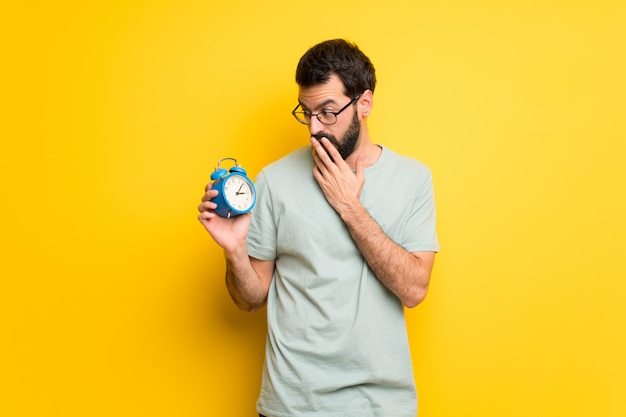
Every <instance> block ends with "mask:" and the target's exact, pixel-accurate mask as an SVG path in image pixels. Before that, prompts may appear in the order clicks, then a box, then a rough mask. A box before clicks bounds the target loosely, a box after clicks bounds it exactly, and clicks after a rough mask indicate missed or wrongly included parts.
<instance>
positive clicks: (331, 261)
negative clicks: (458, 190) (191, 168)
mask: <svg viewBox="0 0 626 417" xmlns="http://www.w3.org/2000/svg"><path fill="white" fill-rule="evenodd" d="M296 82H297V83H298V86H299V95H298V106H297V107H296V108H295V109H294V111H293V112H292V113H293V115H294V116H295V118H296V119H297V120H298V121H299V122H300V123H302V124H304V125H306V126H307V127H308V129H309V134H310V142H311V144H310V146H305V147H303V148H301V149H299V150H296V151H295V152H293V153H291V154H289V155H287V156H285V157H283V158H281V159H280V160H278V161H276V162H274V163H272V164H270V165H269V166H267V167H265V168H264V169H263V170H262V171H261V173H260V174H259V175H258V177H257V179H256V187H257V203H256V206H255V209H254V211H253V212H252V213H251V214H246V215H242V216H238V217H235V218H231V219H225V218H221V217H218V216H217V215H216V214H215V212H214V211H213V210H214V209H215V204H213V203H212V202H211V201H210V200H211V199H212V198H214V197H215V195H217V191H216V190H212V189H211V185H210V184H209V185H208V186H207V187H206V193H205V194H204V196H203V198H202V204H201V205H200V206H199V211H200V214H199V216H198V217H199V220H200V221H201V222H202V224H203V225H204V227H205V228H206V229H207V230H208V232H209V233H210V234H211V236H212V237H213V239H214V240H215V241H216V242H217V243H218V244H219V245H220V246H221V247H222V248H223V249H224V256H225V259H226V284H227V287H228V290H229V292H230V294H231V297H232V298H233V300H234V302H235V303H236V304H237V306H239V307H240V308H241V309H243V310H246V311H249V312H253V311H256V310H258V309H259V308H261V307H262V306H264V305H267V321H268V335H267V344H266V356H265V365H264V367H263V382H262V387H261V394H260V397H259V401H258V404H257V408H258V412H259V413H260V414H259V415H262V416H267V417H292V416H293V417H295V416H298V417H312V416H315V417H357V416H358V417H368V416H372V417H373V416H377V417H382V416H385V417H414V416H415V415H416V413H417V398H416V393H415V384H414V380H413V371H412V367H411V358H410V351H409V347H408V338H407V332H406V326H405V322H404V307H403V306H406V307H415V306H416V305H418V304H419V303H420V302H421V301H422V300H423V299H424V297H425V296H426V292H427V289H428V283H429V279H430V274H431V269H432V266H433V262H434V258H435V252H437V251H438V250H439V243H438V240H437V234H436V231H435V204H434V198H433V188H432V179H431V174H430V171H429V170H428V168H427V167H426V166H424V165H423V164H421V163H420V162H418V161H416V160H414V159H411V158H408V157H404V156H400V155H398V154H396V153H394V152H393V151H391V150H390V149H388V148H385V147H382V146H380V145H377V144H375V143H374V142H372V140H371V138H370V136H369V131H368V127H367V118H368V116H369V114H370V112H371V110H372V105H373V93H374V88H375V84H376V77H375V71H374V67H373V65H372V63H371V62H370V60H369V58H367V56H365V55H364V54H363V53H362V52H361V51H360V50H359V48H358V47H357V46H356V45H354V44H351V43H349V42H346V41H344V40H330V41H326V42H322V43H320V44H318V45H316V46H314V47H312V48H311V49H309V50H308V51H307V52H306V53H305V55H304V56H303V57H302V58H301V59H300V62H299V64H298V67H297V70H296Z"/></svg>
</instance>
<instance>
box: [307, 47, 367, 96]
mask: <svg viewBox="0 0 626 417" xmlns="http://www.w3.org/2000/svg"><path fill="white" fill-rule="evenodd" d="M332 74H337V76H338V77H339V79H341V81H342V82H343V85H344V87H345V91H344V93H345V94H346V95H347V96H348V97H356V96H358V95H359V94H361V93H363V91H365V90H371V91H372V93H373V92H374V88H375V87H376V73H375V70H374V65H372V62H371V61H370V59H369V58H368V57H367V56H365V54H364V53H363V52H361V50H360V49H359V48H358V46H356V44H354V43H350V42H348V41H345V40H343V39H333V40H329V41H325V42H322V43H319V44H317V45H315V46H313V47H312V48H310V49H309V50H308V51H307V52H306V53H305V54H304V55H303V56H302V58H300V62H298V67H297V68H296V82H297V83H298V85H299V86H300V87H304V88H306V87H313V86H315V85H318V84H323V83H325V82H327V81H328V79H329V78H330V76H331V75H332Z"/></svg>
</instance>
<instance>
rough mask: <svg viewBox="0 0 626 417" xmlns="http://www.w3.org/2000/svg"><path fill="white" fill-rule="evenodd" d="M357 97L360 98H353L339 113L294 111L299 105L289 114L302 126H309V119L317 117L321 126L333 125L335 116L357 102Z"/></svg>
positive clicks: (335, 119) (335, 120)
mask: <svg viewBox="0 0 626 417" xmlns="http://www.w3.org/2000/svg"><path fill="white" fill-rule="evenodd" d="M359 97H361V95H360V94H359V95H358V96H356V97H355V98H353V99H352V100H350V102H349V103H348V104H346V105H345V106H343V107H342V108H341V110H339V111H328V110H324V111H321V112H319V113H309V112H308V111H296V110H298V107H300V104H298V105H297V106H296V108H295V109H293V110H292V112H291V114H293V117H295V118H296V120H297V121H298V122H300V123H302V124H303V125H309V124H311V118H312V117H313V116H315V117H317V120H319V121H320V123H322V124H325V125H334V124H335V123H337V116H338V115H339V113H341V112H342V111H344V110H345V109H347V108H348V107H350V105H351V104H352V103H354V102H355V101H357V100H358V99H359Z"/></svg>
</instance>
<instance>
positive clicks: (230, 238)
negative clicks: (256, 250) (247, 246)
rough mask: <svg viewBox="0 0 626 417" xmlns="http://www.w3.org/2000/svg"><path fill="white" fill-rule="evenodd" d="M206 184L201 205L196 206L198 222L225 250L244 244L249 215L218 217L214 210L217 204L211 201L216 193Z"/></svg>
mask: <svg viewBox="0 0 626 417" xmlns="http://www.w3.org/2000/svg"><path fill="white" fill-rule="evenodd" d="M212 186H213V184H212V183H208V184H207V186H206V187H205V193H204V195H203V196H202V203H201V204H200V205H199V206H198V211H199V212H200V213H199V214H198V220H200V223H202V225H203V226H204V228H205V229H206V230H207V231H208V232H209V233H210V234H211V236H212V237H213V239H214V240H215V242H216V243H217V244H218V245H220V246H221V247H222V248H224V249H225V250H233V249H234V248H236V247H237V246H239V245H241V244H242V243H244V242H245V240H246V236H247V234H248V229H249V227H250V213H246V214H242V215H240V216H235V217H231V218H226V217H222V216H219V215H218V214H217V213H216V212H215V209H216V208H217V204H216V203H214V202H213V201H211V200H212V199H214V198H215V197H216V196H217V194H218V191H217V190H215V189H212Z"/></svg>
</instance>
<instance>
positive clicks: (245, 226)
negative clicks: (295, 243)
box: [198, 184, 274, 313]
mask: <svg viewBox="0 0 626 417" xmlns="http://www.w3.org/2000/svg"><path fill="white" fill-rule="evenodd" d="M216 195H217V190H211V184H208V185H207V187H206V189H205V194H204V196H203V197H202V203H201V204H200V205H199V206H198V211H199V212H200V214H198V220H200V223H202V225H203V226H204V227H205V229H206V230H207V231H208V232H209V234H210V235H211V237H213V239H214V240H215V242H216V243H217V244H218V245H220V246H221V247H222V249H223V250H224V258H225V259H226V287H227V288H228V292H229V294H230V296H231V298H232V299H233V301H234V302H235V304H236V305H237V307H239V308H240V309H242V310H245V311H248V312H250V313H252V312H254V311H256V310H258V309H259V308H261V307H262V306H263V305H265V302H266V300H267V293H268V291H269V285H270V282H271V280H272V275H273V273H274V261H262V260H259V259H255V258H251V257H249V256H248V249H247V244H246V236H247V234H248V230H249V227H250V213H247V214H244V215H241V216H237V217H234V218H230V219H225V218H223V217H220V216H218V215H217V214H216V213H215V211H214V210H215V207H216V205H215V203H213V202H211V201H210V200H211V199H212V198H214V197H215V196H216Z"/></svg>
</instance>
